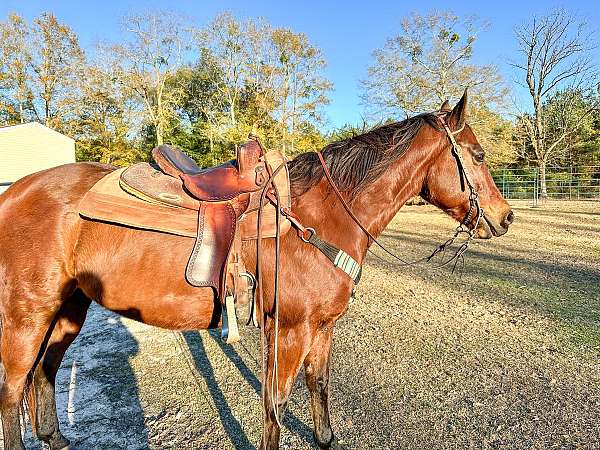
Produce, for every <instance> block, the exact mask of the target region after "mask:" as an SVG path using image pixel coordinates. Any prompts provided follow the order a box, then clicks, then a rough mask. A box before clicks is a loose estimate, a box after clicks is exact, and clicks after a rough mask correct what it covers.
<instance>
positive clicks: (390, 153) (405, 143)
mask: <svg viewBox="0 0 600 450" xmlns="http://www.w3.org/2000/svg"><path fill="white" fill-rule="evenodd" d="M425 123H427V124H429V125H431V126H432V127H434V128H436V129H438V128H439V125H438V120H437V116H436V115H435V114H433V113H425V114H419V115H417V116H414V117H410V118H408V119H406V120H403V121H402V122H395V123H391V124H388V125H382V126H379V127H377V128H374V129H372V130H370V131H368V132H366V133H364V134H360V135H357V136H354V137H351V138H349V139H344V140H342V141H338V142H334V143H332V144H329V145H327V146H326V147H325V148H324V149H323V150H322V151H321V152H322V154H323V157H324V158H325V162H326V163H327V167H329V170H330V172H331V176H332V178H333V180H334V181H335V183H336V185H337V186H338V188H339V190H340V191H342V192H344V193H346V194H347V195H348V196H349V198H350V199H352V198H354V196H356V194H358V193H359V192H361V191H362V190H363V189H364V188H365V187H366V186H367V185H369V184H370V183H372V182H373V181H375V180H376V179H377V178H379V177H380V176H381V175H382V174H383V172H384V171H385V170H386V169H387V168H388V167H389V166H390V165H391V164H392V163H393V162H394V161H396V160H397V159H398V158H399V157H400V156H401V155H402V154H403V153H404V152H405V151H406V149H407V148H408V147H409V146H410V144H411V142H412V141H413V139H414V137H415V136H416V134H417V132H418V131H419V129H420V128H421V126H422V125H423V124H425ZM288 168H289V173H290V182H291V188H292V195H294V196H298V195H302V194H303V193H304V192H306V191H308V190H309V189H310V188H311V187H312V186H314V185H315V184H317V183H318V182H319V181H320V180H321V178H322V177H323V175H324V173H323V167H322V166H321V163H320V162H319V158H318V157H317V154H316V153H314V152H310V153H303V154H301V155H299V156H297V157H296V158H294V159H293V160H292V161H290V162H289V163H288Z"/></svg>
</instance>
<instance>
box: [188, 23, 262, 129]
mask: <svg viewBox="0 0 600 450" xmlns="http://www.w3.org/2000/svg"><path fill="white" fill-rule="evenodd" d="M251 23H252V21H251V20H249V21H247V22H238V21H237V20H236V19H235V17H233V16H232V15H231V13H223V14H220V15H218V16H217V17H216V18H215V19H214V20H213V21H212V22H211V23H210V24H209V25H208V26H207V27H206V28H205V29H203V30H201V31H199V32H198V33H197V38H198V45H199V49H200V53H201V55H202V56H203V57H204V58H206V60H207V62H208V63H209V64H210V65H212V66H213V67H212V69H211V70H212V71H213V73H219V74H220V77H219V78H218V79H215V80H214V81H215V83H214V87H215V89H216V90H217V91H218V92H219V93H220V94H221V95H222V96H223V99H224V100H225V102H226V104H227V111H228V114H229V125H230V126H231V127H232V128H233V127H235V126H236V125H237V122H238V107H239V102H240V97H241V95H242V92H243V90H244V85H245V82H246V80H247V78H248V76H247V75H248V69H249V64H248V61H249V59H250V52H249V47H248V40H247V39H246V30H247V29H249V28H250V26H251V25H250V24H251Z"/></svg>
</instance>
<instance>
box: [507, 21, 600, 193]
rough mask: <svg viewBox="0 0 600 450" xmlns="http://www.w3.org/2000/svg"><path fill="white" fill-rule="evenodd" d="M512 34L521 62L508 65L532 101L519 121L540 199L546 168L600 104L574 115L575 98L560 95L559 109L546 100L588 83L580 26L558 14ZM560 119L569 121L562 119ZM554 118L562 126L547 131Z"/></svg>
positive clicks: (587, 40) (588, 40)
mask: <svg viewBox="0 0 600 450" xmlns="http://www.w3.org/2000/svg"><path fill="white" fill-rule="evenodd" d="M515 33H516V37H517V41H518V43H519V52H520V55H521V60H520V61H518V62H513V63H512V65H513V66H514V67H515V68H517V69H519V70H520V71H522V74H523V76H524V83H522V85H524V86H525V87H526V88H527V90H528V92H529V95H530V97H531V103H532V105H531V106H532V108H531V112H530V113H525V114H522V115H521V123H522V125H523V127H524V129H525V130H526V133H527V136H528V138H529V142H530V144H531V147H532V149H533V153H534V160H535V162H536V163H537V165H538V167H539V175H540V195H541V197H547V195H548V194H547V188H546V165H547V164H548V163H549V162H551V161H553V160H554V159H556V158H557V157H559V156H560V155H561V154H562V153H564V149H565V147H566V146H565V143H566V141H567V140H568V139H569V137H571V136H573V134H575V133H577V131H578V130H579V129H580V127H581V126H582V125H583V124H584V121H585V119H586V118H587V117H588V116H589V115H590V114H592V113H593V111H594V110H597V109H598V107H599V106H600V103H598V102H595V103H593V104H591V105H589V106H588V107H587V108H585V109H583V110H579V111H576V110H577V108H576V104H577V98H578V96H577V95H571V94H568V95H566V96H561V98H560V100H561V101H560V103H561V104H560V107H559V110H561V111H559V110H557V109H556V108H555V107H553V104H554V105H556V101H555V102H551V101H550V98H551V96H552V95H553V94H555V93H556V92H557V91H558V90H561V89H562V90H566V92H571V93H575V92H584V91H587V90H589V89H590V87H591V86H593V85H594V82H593V76H592V70H593V63H592V57H591V55H590V50H591V49H592V48H593V43H592V42H593V41H592V36H591V35H590V33H589V32H588V31H587V28H586V25H585V23H583V22H581V21H578V20H577V19H576V18H575V17H574V16H572V15H570V14H568V13H567V12H566V11H564V10H556V11H554V12H552V13H550V14H549V15H547V16H544V17H541V18H537V17H534V19H533V20H532V21H531V22H530V23H528V24H524V25H522V26H520V27H518V28H517V29H516V31H515ZM555 100H556V99H555ZM572 113H574V114H572ZM559 116H563V118H562V119H560V117H559ZM566 116H568V117H569V118H568V119H565V117H566ZM551 119H552V120H551ZM556 120H558V121H559V122H560V121H561V120H562V121H563V124H564V125H565V126H558V127H555V128H554V132H550V130H549V127H550V124H551V122H552V121H554V123H555V125H557V124H558V122H556Z"/></svg>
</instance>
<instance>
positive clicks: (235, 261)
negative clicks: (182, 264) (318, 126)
mask: <svg viewBox="0 0 600 450" xmlns="http://www.w3.org/2000/svg"><path fill="white" fill-rule="evenodd" d="M152 156H153V158H154V161H155V163H156V164H155V165H151V164H148V163H139V164H135V165H133V166H131V167H129V168H127V169H126V170H125V171H124V172H123V173H122V175H121V178H120V180H119V184H120V186H121V188H122V189H123V190H124V191H126V192H128V193H129V194H131V195H134V196H135V197H138V198H140V199H142V200H145V201H147V202H151V203H159V204H161V205H168V206H170V207H172V208H185V209H188V210H190V209H191V210H196V211H198V228H197V236H196V241H195V244H194V248H193V250H192V254H191V255H190V257H189V260H188V264H187V267H186V273H185V277H186V279H187V281H188V282H189V283H190V284H192V285H193V286H210V287H212V288H214V289H215V292H216V295H217V297H218V298H219V300H220V301H221V303H222V304H223V305H224V306H225V308H226V309H228V311H227V315H228V316H229V315H230V311H229V310H230V309H232V305H231V304H229V303H230V302H234V303H237V304H244V303H247V302H248V301H249V297H250V296H251V295H252V288H253V286H252V285H253V282H250V283H249V280H253V279H254V277H253V276H252V275H249V274H248V272H247V271H246V268H245V266H244V262H243V259H242V254H241V252H242V241H250V240H255V239H257V237H258V234H259V233H258V222H259V221H258V216H259V213H260V214H261V215H262V216H261V221H260V222H261V233H260V234H261V236H262V237H265V238H270V237H275V235H276V234H277V233H279V234H280V235H283V234H285V233H286V232H287V231H288V230H289V228H290V226H291V224H290V222H289V221H288V220H287V219H284V218H283V217H281V218H280V226H279V229H278V228H277V224H276V219H277V217H276V216H277V208H278V207H285V208H288V209H290V208H291V195H290V186H289V176H288V172H287V166H286V159H285V157H284V156H283V155H282V154H281V153H280V152H279V151H277V150H271V151H265V150H264V149H263V147H262V146H261V145H260V143H259V142H258V140H257V139H253V138H251V139H250V140H249V141H248V142H247V143H246V144H245V145H243V146H241V147H239V148H238V150H237V158H236V159H235V160H232V161H228V162H226V163H224V164H221V165H219V166H216V167H210V168H206V169H202V168H200V167H198V165H197V164H196V163H195V162H194V161H193V160H192V159H191V158H190V157H189V156H187V155H185V154H184V153H183V152H181V150H179V149H177V148H173V147H170V146H168V145H161V146H159V147H157V148H155V149H154V150H153V151H152ZM265 189H267V190H269V191H271V193H273V192H274V191H277V193H278V194H279V201H280V203H279V205H275V204H274V202H271V201H266V202H265V201H263V203H262V204H261V196H262V197H263V200H264V198H265V197H264V196H263V191H264V190H265ZM270 198H274V196H273V195H271V196H270ZM223 317H224V318H225V317H226V316H225V314H224V315H223ZM229 318H230V319H231V317H229ZM229 322H230V325H233V324H231V320H229Z"/></svg>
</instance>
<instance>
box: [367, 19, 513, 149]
mask: <svg viewBox="0 0 600 450" xmlns="http://www.w3.org/2000/svg"><path fill="white" fill-rule="evenodd" d="M486 28H487V25H486V24H485V23H482V22H480V21H479V20H477V19H476V18H474V17H468V18H465V19H461V18H459V17H458V16H456V15H454V14H452V13H451V12H441V13H438V12H434V13H430V14H428V15H425V16H422V15H420V14H418V13H413V14H412V15H411V16H410V17H407V18H405V19H404V20H403V21H402V23H401V31H400V33H399V34H397V35H396V36H394V37H392V38H390V39H388V41H387V43H386V44H385V46H384V47H383V48H382V49H378V50H375V52H374V53H373V56H374V58H375V63H374V64H373V65H372V66H371V67H370V68H369V71H368V77H367V78H366V79H365V80H363V81H362V82H361V85H362V88H363V94H362V100H363V103H364V104H365V106H366V107H367V111H368V112H369V115H370V116H371V117H373V118H376V119H377V120H378V121H382V120H388V119H389V118H390V117H393V116H397V115H399V114H402V115H406V116H408V115H411V114H414V113H417V112H423V111H435V110H437V109H438V108H439V106H440V105H441V104H442V102H444V101H445V100H449V99H450V100H451V99H458V98H460V97H461V95H462V93H463V92H464V89H465V88H466V87H468V88H469V98H470V99H472V101H471V104H470V107H469V111H470V114H469V124H470V125H472V126H473V127H474V128H475V129H476V132H477V136H478V138H479V139H480V141H481V142H482V144H484V146H486V147H488V150H489V154H490V155H491V157H492V160H494V159H495V160H497V161H499V160H506V159H511V158H510V157H509V155H510V153H511V152H510V151H508V149H509V148H510V146H511V133H510V132H506V130H507V129H508V128H510V125H509V124H508V122H507V121H506V120H504V119H502V116H501V115H500V114H499V112H498V110H500V109H502V108H503V106H504V104H505V99H506V96H507V94H508V89H507V88H506V86H505V85H504V83H503V82H502V78H501V76H500V74H499V73H498V71H497V69H496V68H495V67H494V66H492V65H484V66H480V65H476V64H474V63H472V57H473V53H474V47H475V43H476V42H477V35H478V33H479V32H481V31H484V30H486ZM500 155H502V156H501V157H500Z"/></svg>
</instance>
